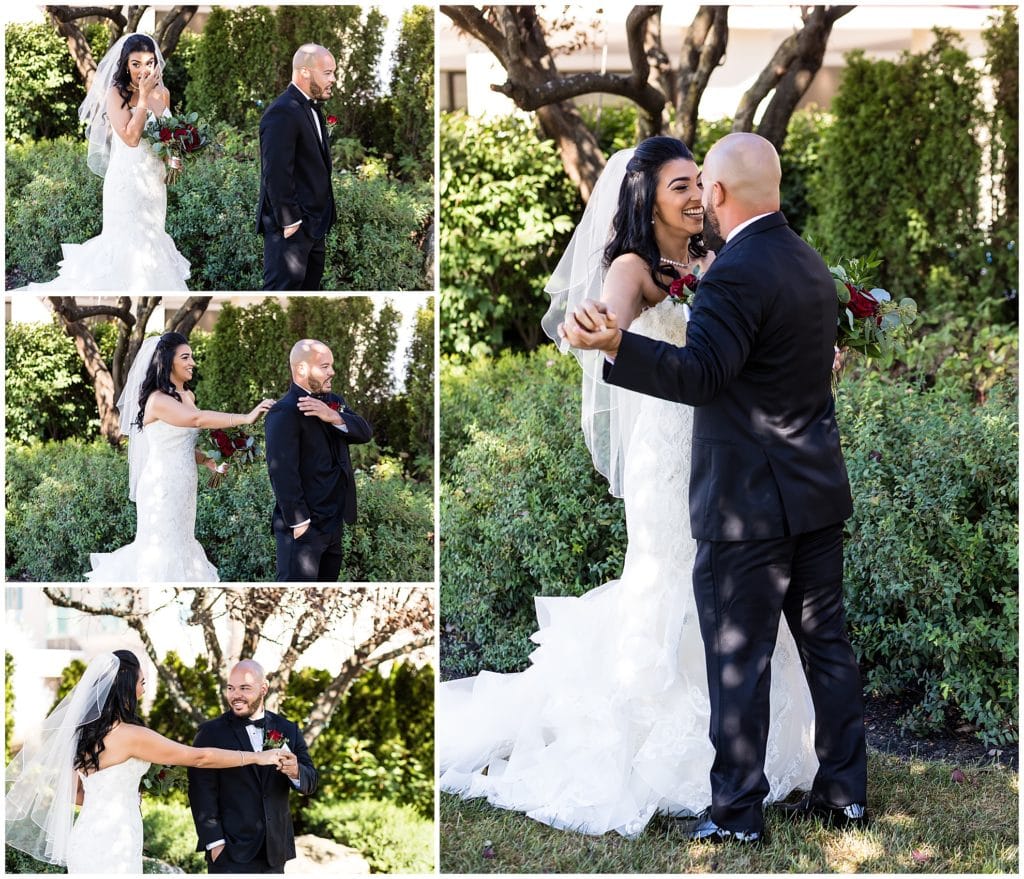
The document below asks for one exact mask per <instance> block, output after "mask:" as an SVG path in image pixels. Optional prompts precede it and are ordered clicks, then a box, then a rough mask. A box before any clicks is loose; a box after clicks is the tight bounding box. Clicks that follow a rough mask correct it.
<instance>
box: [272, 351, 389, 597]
mask: <svg viewBox="0 0 1024 879" xmlns="http://www.w3.org/2000/svg"><path fill="white" fill-rule="evenodd" d="M289 363H290V365H291V372H292V386H291V388H290V389H289V391H288V393H287V394H285V395H284V396H283V397H282V398H281V399H280V400H278V401H277V402H276V403H275V404H274V406H273V408H272V409H271V410H270V412H268V413H267V421H266V438H267V469H268V470H269V472H270V484H271V486H272V488H273V490H274V497H275V498H276V500H277V503H276V505H275V506H274V515H273V518H272V526H273V530H274V537H275V538H276V540H277V579H278V580H279V581H284V580H302V581H321V582H330V583H335V582H337V580H338V574H339V573H340V572H341V561H342V554H341V531H342V523H344V522H347V523H348V524H350V525H351V524H352V523H353V522H355V520H356V480H355V474H354V473H353V472H352V459H351V457H350V455H349V450H348V447H349V446H350V445H352V444H354V443H367V442H369V441H370V439H371V438H372V437H373V428H371V427H370V425H369V424H368V423H367V422H366V420H365V419H363V418H360V417H359V416H358V415H356V413H355V412H353V411H352V410H351V409H349V407H348V405H347V404H346V403H345V401H344V400H343V399H342V398H341V397H340V396H338V395H337V394H332V393H331V379H332V378H333V377H334V355H333V354H332V353H331V349H330V348H328V347H327V346H326V345H325V344H324V343H323V342H318V341H316V339H302V340H300V341H298V342H296V343H295V345H294V346H293V347H292V350H291V354H290V356H289Z"/></svg>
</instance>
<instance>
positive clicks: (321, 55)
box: [292, 43, 335, 101]
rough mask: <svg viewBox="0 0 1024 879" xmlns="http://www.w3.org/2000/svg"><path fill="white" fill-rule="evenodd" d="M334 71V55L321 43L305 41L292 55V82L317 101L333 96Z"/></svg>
mask: <svg viewBox="0 0 1024 879" xmlns="http://www.w3.org/2000/svg"><path fill="white" fill-rule="evenodd" d="M334 73H335V64H334V56H333V55H332V54H331V53H330V52H329V51H328V50H327V49H325V48H324V47H323V46H321V45H320V44H319V43H304V44H303V45H301V46H299V48H298V51H297V52H296V53H295V55H293V56H292V83H293V84H294V85H296V86H298V87H299V88H300V89H302V91H303V92H304V93H305V94H306V95H307V96H308V97H310V98H314V99H315V100H317V101H326V100H327V99H328V98H329V97H330V96H331V89H333V88H334Z"/></svg>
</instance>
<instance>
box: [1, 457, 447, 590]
mask: <svg viewBox="0 0 1024 879" xmlns="http://www.w3.org/2000/svg"><path fill="white" fill-rule="evenodd" d="M374 473H375V474H377V475H374V474H373V473H365V472H358V473H357V475H356V479H357V486H358V497H359V510H360V513H359V520H358V521H357V523H356V525H355V526H353V527H350V528H346V529H345V531H344V547H345V561H344V565H343V567H342V572H341V579H342V580H351V581H358V582H364V581H418V582H425V581H429V580H432V579H433V572H434V559H433V543H432V539H433V538H432V532H433V528H434V526H433V514H432V503H433V489H432V487H431V486H429V485H425V486H424V485H419V484H416V483H412V482H408V481H407V480H405V479H403V478H402V477H401V476H400V475H398V474H399V473H400V471H399V470H398V468H396V467H394V466H390V465H388V462H387V461H384V462H382V463H381V464H380V465H378V466H377V467H376V468H375V470H374ZM203 475H204V476H205V473H204V474H203ZM6 478H7V485H6V491H7V533H6V536H7V558H6V565H7V576H8V578H13V579H27V580H35V581H44V582H50V581H78V580H81V579H82V578H83V577H84V575H85V573H86V572H87V571H88V569H89V553H90V552H110V551H113V550H114V549H117V548H118V547H120V546H123V545H124V544H125V543H128V542H130V541H131V540H132V538H133V537H134V534H135V506H134V504H132V503H130V502H129V501H128V499H127V459H126V456H125V455H124V453H123V452H119V451H117V450H115V449H113V448H112V447H110V446H109V445H107V444H105V443H102V442H97V443H94V444H91V445H89V444H85V443H82V442H80V441H77V440H69V441H67V442H63V443H45V444H43V443H36V444H33V445H27V446H20V445H15V444H8V447H7V470H6ZM273 507H274V500H273V494H272V492H271V489H270V482H269V480H268V478H267V475H266V467H265V465H264V464H263V462H257V463H256V464H254V465H253V466H251V467H241V468H237V470H236V472H234V473H233V474H232V475H231V476H230V477H229V478H228V479H227V480H226V481H225V482H224V483H223V484H222V485H221V486H220V487H219V488H216V489H211V488H209V487H208V486H207V485H206V480H205V479H202V480H201V481H200V485H199V499H198V505H197V512H196V537H197V539H198V540H199V542H200V543H201V544H202V545H203V547H204V549H205V550H206V554H207V557H208V558H209V559H210V561H211V562H212V563H213V564H214V565H216V566H217V568H218V570H219V574H220V577H221V579H222V580H225V581H241V582H260V581H269V580H273V579H274V573H275V566H274V555H275V553H274V538H273V535H272V533H271V530H270V514H271V511H272V510H273ZM55 531H56V532H57V533H59V534H61V535H62V540H61V541H59V542H57V543H54V542H53V540H52V534H53V533H54V532H55Z"/></svg>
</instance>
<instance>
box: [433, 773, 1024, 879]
mask: <svg viewBox="0 0 1024 879" xmlns="http://www.w3.org/2000/svg"><path fill="white" fill-rule="evenodd" d="M954 768H956V767H954V766H952V765H947V764H943V763H927V762H925V761H923V760H920V759H914V760H912V761H909V762H907V761H902V760H900V759H898V758H895V757H888V756H883V755H880V754H870V755H869V758H868V780H869V781H868V783H869V788H868V802H869V808H870V810H871V812H872V817H873V822H872V824H871V825H870V826H869V827H868V828H867V829H865V830H845V831H839V830H832V829H829V828H825V827H822V826H821V825H820V824H818V823H817V822H813V821H812V822H807V823H797V824H793V823H789V822H787V821H786V820H785V819H783V818H781V817H780V816H779V815H778V814H777V813H773V811H772V810H771V809H769V810H768V812H767V816H766V817H767V822H768V825H767V829H768V838H769V844H768V845H767V846H765V847H763V848H761V849H757V850H755V851H749V850H747V849H744V848H741V847H737V846H732V845H725V846H712V845H709V844H706V843H705V844H700V845H695V844H690V843H688V842H687V841H686V840H685V839H683V838H681V837H680V836H679V835H678V834H677V833H672V832H669V831H666V828H665V826H664V825H663V824H662V823H661V822H659V821H657V820H656V821H654V822H652V823H651V825H650V826H649V827H648V828H647V830H646V831H645V832H644V833H643V834H641V835H640V836H639V837H638V838H636V839H624V838H622V837H620V836H618V835H617V834H613V833H612V834H607V835H605V836H602V837H585V836H580V835H578V834H572V833H563V832H560V831H555V830H552V829H551V828H549V827H545V826H543V825H540V824H538V823H536V822H534V821H531V820H530V819H528V818H525V817H524V816H522V815H519V814H516V813H512V812H506V811H503V810H500V809H494V808H492V807H491V806H489V805H488V804H487V803H486V802H484V801H483V800H476V801H472V802H465V801H462V800H459V799H458V798H457V797H453V796H450V795H448V794H443V795H442V797H441V870H442V872H446V873H506V874H507V873H625V874H630V873H633V874H636V873H649V874H659V873H853V872H858V873H1006V874H1011V875H1016V874H1017V871H1018V858H1019V849H1018V837H1017V821H1018V805H1017V789H1018V786H1019V782H1018V776H1017V774H1016V772H1014V771H1013V770H1011V769H1007V768H1006V767H1004V766H984V767H977V766H974V767H967V766H965V767H962V772H963V773H964V777H965V780H964V781H962V782H955V781H953V780H952V778H953V777H952V771H953V769H954ZM488 840H489V841H491V843H492V846H493V853H494V857H493V858H491V857H485V856H484V854H483V850H484V847H485V846H484V842H485V841H488Z"/></svg>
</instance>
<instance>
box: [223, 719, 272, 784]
mask: <svg viewBox="0 0 1024 879" xmlns="http://www.w3.org/2000/svg"><path fill="white" fill-rule="evenodd" d="M228 724H229V725H230V726H231V731H232V733H234V736H235V741H237V742H238V745H239V747H240V748H241V749H242V750H243V751H248V752H249V753H250V754H255V753H256V752H255V750H254V749H253V746H252V739H250V738H249V732H248V730H247V729H246V728H245V724H244V723H238V722H237V721H234V720H229V721H228ZM248 768H249V769H250V770H252V772H254V773H255V774H256V778H257V780H258V781H259V783H260V787H262V786H263V783H264V781H265V779H264V777H263V773H262V771H261V770H262V769H263V767H262V766H257V765H256V764H255V763H250V764H249V767H248Z"/></svg>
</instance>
